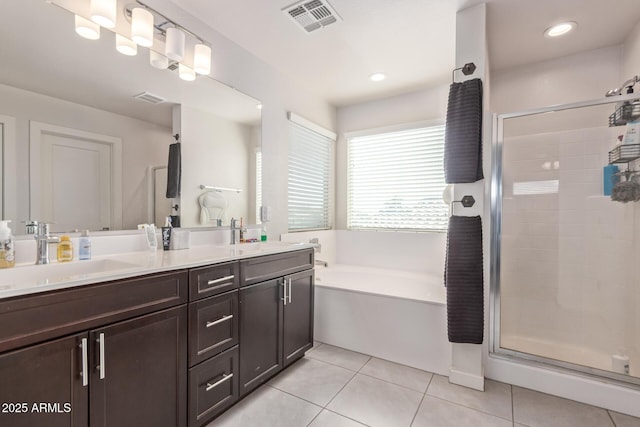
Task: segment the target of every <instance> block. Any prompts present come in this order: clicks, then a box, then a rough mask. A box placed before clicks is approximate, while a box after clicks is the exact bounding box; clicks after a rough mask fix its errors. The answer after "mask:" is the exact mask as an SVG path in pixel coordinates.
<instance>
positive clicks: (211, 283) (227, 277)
mask: <svg viewBox="0 0 640 427" xmlns="http://www.w3.org/2000/svg"><path fill="white" fill-rule="evenodd" d="M235 277H236V276H235V275H234V274H232V275H231V276H225V277H221V278H219V279H214V280H209V281H208V282H207V285H215V284H216V283H220V282H226V281H227V280H232V279H233V278H235Z"/></svg>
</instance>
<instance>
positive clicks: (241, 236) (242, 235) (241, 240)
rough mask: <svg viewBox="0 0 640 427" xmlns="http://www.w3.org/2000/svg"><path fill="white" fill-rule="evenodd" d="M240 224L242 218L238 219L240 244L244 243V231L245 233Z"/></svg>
mask: <svg viewBox="0 0 640 427" xmlns="http://www.w3.org/2000/svg"><path fill="white" fill-rule="evenodd" d="M242 222H243V219H242V217H240V230H239V232H240V243H244V242H245V237H244V235H245V231H247V230H246V229H245V228H244V225H243V224H242Z"/></svg>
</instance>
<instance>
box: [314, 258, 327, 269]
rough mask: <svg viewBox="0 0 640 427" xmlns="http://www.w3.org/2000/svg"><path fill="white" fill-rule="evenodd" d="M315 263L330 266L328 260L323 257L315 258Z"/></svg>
mask: <svg viewBox="0 0 640 427" xmlns="http://www.w3.org/2000/svg"><path fill="white" fill-rule="evenodd" d="M315 265H321V266H323V267H329V263H328V262H327V261H322V260H321V259H316V260H315Z"/></svg>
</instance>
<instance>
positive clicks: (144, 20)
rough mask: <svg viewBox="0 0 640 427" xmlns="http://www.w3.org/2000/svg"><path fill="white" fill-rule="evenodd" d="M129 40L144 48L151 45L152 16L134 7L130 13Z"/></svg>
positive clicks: (146, 11)
mask: <svg viewBox="0 0 640 427" xmlns="http://www.w3.org/2000/svg"><path fill="white" fill-rule="evenodd" d="M131 39H132V40H133V41H134V42H136V43H137V44H139V45H140V46H144V47H151V46H152V45H153V14H152V13H151V12H149V11H148V10H147V9H144V8H142V7H136V8H134V9H133V10H132V11H131Z"/></svg>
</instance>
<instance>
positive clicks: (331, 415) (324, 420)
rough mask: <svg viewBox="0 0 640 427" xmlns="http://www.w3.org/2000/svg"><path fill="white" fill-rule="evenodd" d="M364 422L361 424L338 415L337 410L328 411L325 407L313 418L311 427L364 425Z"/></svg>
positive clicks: (352, 426)
mask: <svg viewBox="0 0 640 427" xmlns="http://www.w3.org/2000/svg"><path fill="white" fill-rule="evenodd" d="M363 426H364V424H360V423H358V422H356V421H353V420H350V419H349V418H346V417H343V416H342V415H338V414H336V413H335V412H331V411H327V410H326V409H323V410H322V412H320V414H319V415H318V416H317V417H316V418H315V419H314V420H313V422H312V423H311V424H309V427H363Z"/></svg>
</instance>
